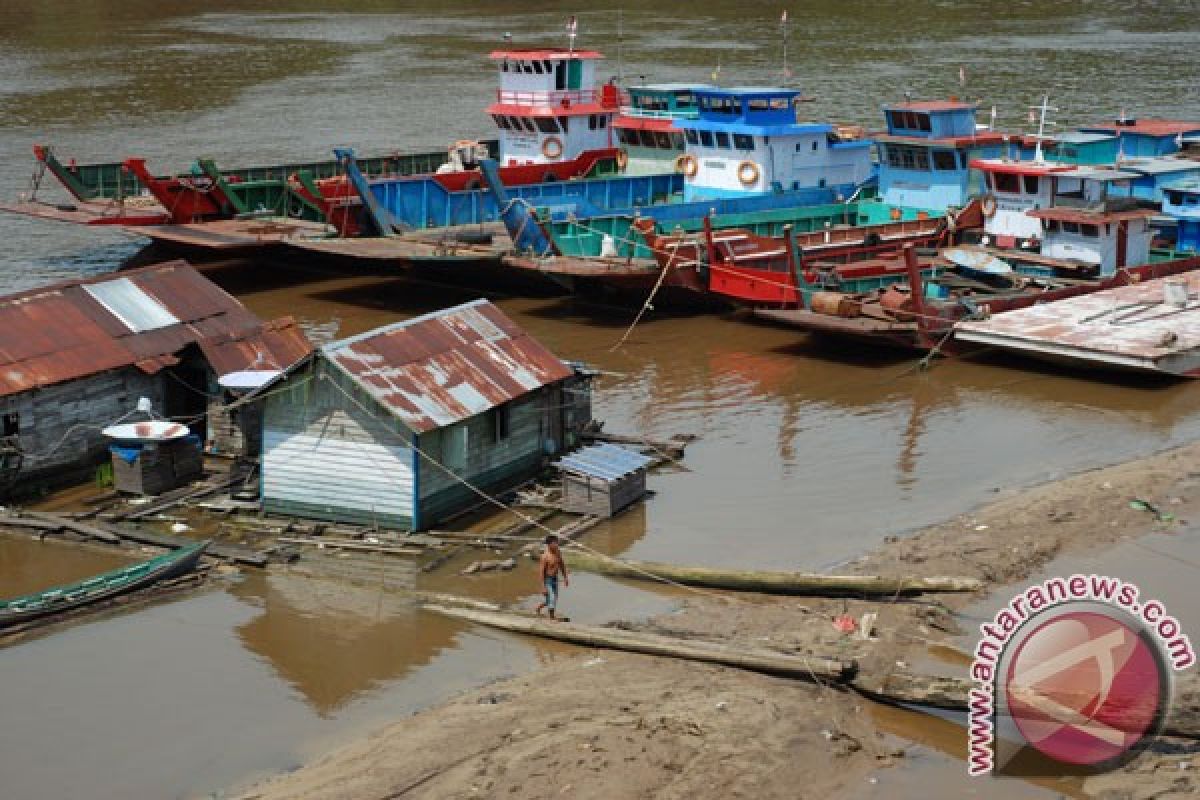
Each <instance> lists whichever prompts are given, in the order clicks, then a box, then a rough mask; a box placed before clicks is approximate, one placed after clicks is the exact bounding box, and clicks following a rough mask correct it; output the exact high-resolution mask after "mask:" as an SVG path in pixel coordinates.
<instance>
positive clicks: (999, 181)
mask: <svg viewBox="0 0 1200 800" xmlns="http://www.w3.org/2000/svg"><path fill="white" fill-rule="evenodd" d="M992 181H993V182H994V183H995V185H996V191H997V192H1005V193H1007V194H1017V193H1018V192H1020V191H1021V182H1020V181H1018V180H1017V176H1016V175H1013V174H1012V173H1011V172H997V173H995V174H994V175H992Z"/></svg>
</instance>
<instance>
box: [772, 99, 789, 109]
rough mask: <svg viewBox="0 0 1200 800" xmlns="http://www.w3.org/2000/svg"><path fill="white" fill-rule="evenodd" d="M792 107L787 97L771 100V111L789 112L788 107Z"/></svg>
mask: <svg viewBox="0 0 1200 800" xmlns="http://www.w3.org/2000/svg"><path fill="white" fill-rule="evenodd" d="M790 105H791V103H790V102H789V100H788V99H787V98H786V97H772V98H771V110H772V111H787V110H788V107H789V106H790Z"/></svg>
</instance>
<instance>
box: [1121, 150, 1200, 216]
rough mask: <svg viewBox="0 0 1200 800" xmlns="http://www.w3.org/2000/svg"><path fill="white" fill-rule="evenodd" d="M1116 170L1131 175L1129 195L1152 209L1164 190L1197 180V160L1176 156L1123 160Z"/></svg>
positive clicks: (1198, 164)
mask: <svg viewBox="0 0 1200 800" xmlns="http://www.w3.org/2000/svg"><path fill="white" fill-rule="evenodd" d="M1117 167H1118V168H1119V169H1121V170H1122V171H1124V172H1132V173H1134V174H1135V177H1134V178H1133V180H1132V181H1131V182H1130V186H1129V192H1128V193H1129V195H1130V196H1131V197H1136V198H1137V199H1138V200H1141V201H1143V202H1144V203H1147V204H1149V205H1155V206H1157V205H1159V204H1160V203H1162V200H1163V189H1164V188H1165V187H1167V186H1173V185H1175V184H1178V183H1184V182H1187V181H1192V180H1197V179H1200V161H1193V160H1192V159H1190V158H1180V157H1178V156H1158V157H1154V158H1126V159H1123V160H1122V161H1120V162H1118V163H1117Z"/></svg>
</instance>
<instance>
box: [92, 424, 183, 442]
mask: <svg viewBox="0 0 1200 800" xmlns="http://www.w3.org/2000/svg"><path fill="white" fill-rule="evenodd" d="M100 432H101V433H102V434H104V435H105V436H107V437H108V438H110V439H118V440H120V441H123V442H169V441H172V440H174V439H181V438H183V437H184V436H187V435H188V434H189V433H191V432H192V431H191V429H190V428H188V426H187V425H181V424H179V423H178V422H171V421H170V420H165V419H149V420H146V421H145V422H123V423H121V424H120V425H109V426H108V427H107V428H105V429H104V430H102V431H100Z"/></svg>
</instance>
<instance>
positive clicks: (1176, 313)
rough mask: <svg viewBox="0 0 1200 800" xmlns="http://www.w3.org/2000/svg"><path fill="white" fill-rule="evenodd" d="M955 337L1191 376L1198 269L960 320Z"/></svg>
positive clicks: (1198, 363)
mask: <svg viewBox="0 0 1200 800" xmlns="http://www.w3.org/2000/svg"><path fill="white" fill-rule="evenodd" d="M1172 284H1174V286H1172ZM1185 293H1186V300H1184V296H1185ZM955 336H956V337H957V338H959V339H962V340H963V341H968V342H975V343H979V344H987V345H991V346H993V347H998V348H1001V349H1005V350H1011V351H1015V352H1020V353H1024V354H1027V355H1031V356H1035V357H1039V358H1046V359H1050V360H1062V361H1071V362H1075V363H1077V364H1083V365H1090V366H1094V367H1107V368H1116V369H1127V370H1141V371H1151V372H1164V373H1168V374H1172V375H1187V376H1191V377H1196V376H1197V374H1198V371H1200V271H1193V272H1187V273H1183V274H1180V275H1177V276H1175V277H1172V278H1160V279H1157V280H1149V281H1143V282H1141V283H1134V284H1130V285H1128V286H1121V287H1118V288H1115V289H1106V290H1104V291H1100V292H1092V293H1090V294H1083V295H1079V296H1076V297H1071V298H1067V299H1065V300H1058V301H1055V302H1052V303H1044V304H1041V305H1035V306H1030V307H1028V308H1023V309H1019V310H1016V311H1006V312H1004V313H1001V314H996V315H995V316H993V317H991V318H990V319H987V320H978V321H971V322H962V323H959V325H958V328H957V330H956V332H955Z"/></svg>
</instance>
